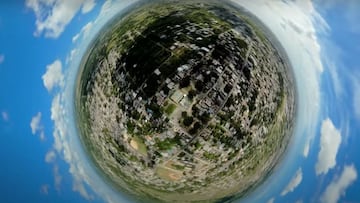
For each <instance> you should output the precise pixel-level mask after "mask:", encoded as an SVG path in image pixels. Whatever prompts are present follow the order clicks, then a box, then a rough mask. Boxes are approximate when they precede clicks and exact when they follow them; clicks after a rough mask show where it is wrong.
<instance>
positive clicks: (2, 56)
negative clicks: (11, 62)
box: [0, 54, 5, 64]
mask: <svg viewBox="0 0 360 203" xmlns="http://www.w3.org/2000/svg"><path fill="white" fill-rule="evenodd" d="M4 61H5V56H4V55H3V54H0V64H2V63H4Z"/></svg>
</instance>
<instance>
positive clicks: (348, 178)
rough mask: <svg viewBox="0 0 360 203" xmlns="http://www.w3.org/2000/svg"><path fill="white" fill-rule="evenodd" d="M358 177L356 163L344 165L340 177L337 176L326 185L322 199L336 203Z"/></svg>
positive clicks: (326, 202) (327, 202) (324, 202)
mask: <svg viewBox="0 0 360 203" xmlns="http://www.w3.org/2000/svg"><path fill="white" fill-rule="evenodd" d="M356 179H357V171H356V168H355V167H354V165H347V166H345V167H344V170H343V171H342V173H341V175H340V177H335V178H334V179H333V180H332V181H331V183H330V184H329V185H328V186H327V187H326V189H325V192H324V193H323V194H322V196H321V198H320V200H321V202H323V203H336V202H338V201H339V199H340V197H341V196H342V195H344V194H345V191H346V189H347V188H348V187H349V186H350V185H351V184H352V183H353V182H354V181H355V180H356Z"/></svg>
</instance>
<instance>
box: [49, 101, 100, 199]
mask: <svg viewBox="0 0 360 203" xmlns="http://www.w3.org/2000/svg"><path fill="white" fill-rule="evenodd" d="M62 102H63V101H62V97H61V95H60V94H58V95H56V96H55V97H54V99H53V102H52V106H51V119H52V120H53V121H54V124H55V129H54V132H53V136H54V139H55V143H54V149H55V150H56V151H57V153H59V154H61V155H62V157H63V158H64V160H65V161H66V162H68V163H69V164H70V169H69V172H70V173H71V174H72V176H73V190H74V191H78V192H79V193H80V194H81V195H82V196H83V197H84V198H85V199H88V200H90V199H93V196H92V195H91V194H89V192H88V191H87V190H86V188H85V186H84V183H85V182H88V179H89V177H88V176H86V174H85V171H84V169H83V167H82V165H81V162H80V160H79V158H78V155H77V154H76V153H73V152H72V151H71V150H70V148H71V147H70V145H71V144H74V143H71V141H70V140H68V139H69V134H68V133H69V128H68V125H67V124H66V122H67V116H66V112H65V110H64V104H63V103H62ZM49 153H51V152H49ZM49 156H52V155H49ZM54 167H57V165H56V164H55V166H54ZM54 175H55V179H57V177H56V176H57V174H56V173H54ZM59 182H61V181H59ZM59 184H60V183H59Z"/></svg>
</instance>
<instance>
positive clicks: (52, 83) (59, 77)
mask: <svg viewBox="0 0 360 203" xmlns="http://www.w3.org/2000/svg"><path fill="white" fill-rule="evenodd" d="M42 79H43V82H44V86H45V87H46V89H47V90H48V91H51V90H52V89H53V88H54V87H56V86H59V87H62V86H63V85H64V75H63V73H62V64H61V61H60V60H55V61H54V62H53V63H52V64H50V65H48V66H47V67H46V73H45V74H44V75H43V76H42Z"/></svg>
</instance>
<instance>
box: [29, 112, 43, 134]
mask: <svg viewBox="0 0 360 203" xmlns="http://www.w3.org/2000/svg"><path fill="white" fill-rule="evenodd" d="M40 122H41V112H38V113H37V114H36V115H35V116H34V117H33V118H32V119H31V122H30V127H31V133H32V134H33V135H35V133H36V132H38V131H39V130H41V129H42V128H43V127H42V126H41V124H40Z"/></svg>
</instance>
